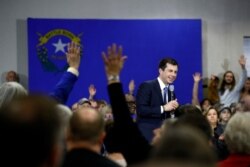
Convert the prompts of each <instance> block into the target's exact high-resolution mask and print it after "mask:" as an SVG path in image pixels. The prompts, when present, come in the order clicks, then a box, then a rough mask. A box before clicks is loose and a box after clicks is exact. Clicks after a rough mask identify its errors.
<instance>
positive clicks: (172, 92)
mask: <svg viewBox="0 0 250 167" xmlns="http://www.w3.org/2000/svg"><path fill="white" fill-rule="evenodd" d="M169 91H170V101H171V100H174V85H169Z"/></svg>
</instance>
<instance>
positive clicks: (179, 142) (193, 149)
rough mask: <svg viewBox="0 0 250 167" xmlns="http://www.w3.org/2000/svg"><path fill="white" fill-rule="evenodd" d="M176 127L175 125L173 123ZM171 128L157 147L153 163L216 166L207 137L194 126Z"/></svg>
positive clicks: (152, 159)
mask: <svg viewBox="0 0 250 167" xmlns="http://www.w3.org/2000/svg"><path fill="white" fill-rule="evenodd" d="M173 125H174V123H173ZM173 125H172V126H171V125H170V127H169V128H168V129H167V132H166V133H164V134H163V135H162V136H161V138H160V139H159V142H158V144H157V145H156V146H155V148H154V151H153V154H152V158H151V161H153V162H157V164H160V163H161V164H165V165H166V166H167V165H168V164H174V165H176V166H178V165H184V164H185V165H196V166H202V167H203V166H208V167H215V166H216V157H215V155H214V152H213V151H212V149H211V147H210V146H209V145H208V142H207V137H206V136H205V135H204V133H203V132H201V131H200V130H198V129H197V128H194V127H193V126H187V125H185V124H184V125H179V126H173Z"/></svg>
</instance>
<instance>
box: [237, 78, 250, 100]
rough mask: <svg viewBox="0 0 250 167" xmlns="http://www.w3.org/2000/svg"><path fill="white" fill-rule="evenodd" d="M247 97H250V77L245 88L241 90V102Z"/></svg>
mask: <svg viewBox="0 0 250 167" xmlns="http://www.w3.org/2000/svg"><path fill="white" fill-rule="evenodd" d="M246 95H250V77H248V78H247V80H246V81H245V83H244V86H243V88H242V89H241V90H240V100H241V99H243V98H244V97H245V96H246ZM240 100H239V101H240Z"/></svg>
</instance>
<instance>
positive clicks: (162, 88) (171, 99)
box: [136, 58, 179, 141]
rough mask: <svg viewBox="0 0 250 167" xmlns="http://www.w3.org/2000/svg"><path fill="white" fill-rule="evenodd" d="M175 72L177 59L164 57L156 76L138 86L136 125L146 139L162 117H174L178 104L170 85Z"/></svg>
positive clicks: (149, 138)
mask: <svg viewBox="0 0 250 167" xmlns="http://www.w3.org/2000/svg"><path fill="white" fill-rule="evenodd" d="M177 72H178V63H177V61H176V60H175V59H173V58H164V59H162V60H161V61H160V63H159V76H158V78H157V79H155V80H151V81H146V82H144V83H142V84H141V85H140V86H139V89H138V92H137V96H136V107H137V114H138V125H139V128H140V130H141V132H142V133H143V135H144V136H145V137H146V139H147V140H148V141H151V140H152V137H153V130H154V129H156V128H158V127H160V125H161V123H162V121H163V120H164V119H167V118H171V117H174V110H175V109H176V108H177V107H178V106H179V104H178V102H177V99H176V98H175V95H174V92H173V91H174V90H173V85H172V86H171V85H170V84H172V83H173V82H174V81H175V79H176V77H177ZM171 87H172V88H171ZM170 89H172V90H170Z"/></svg>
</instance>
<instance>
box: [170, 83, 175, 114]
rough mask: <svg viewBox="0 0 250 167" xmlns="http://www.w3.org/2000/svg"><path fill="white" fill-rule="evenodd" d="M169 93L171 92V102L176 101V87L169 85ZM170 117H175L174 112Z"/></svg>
mask: <svg viewBox="0 0 250 167" xmlns="http://www.w3.org/2000/svg"><path fill="white" fill-rule="evenodd" d="M169 91H170V101H172V100H175V99H174V85H169ZM170 117H171V118H174V117H175V114H174V110H173V111H170Z"/></svg>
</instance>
